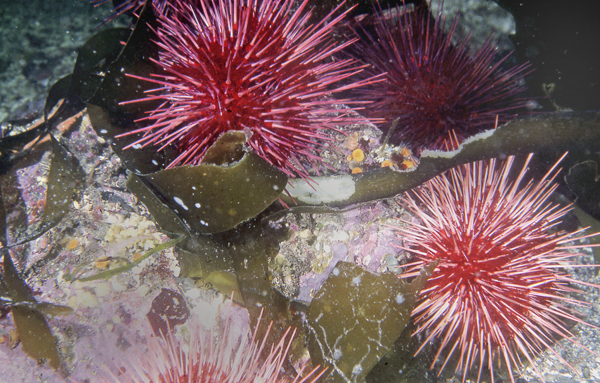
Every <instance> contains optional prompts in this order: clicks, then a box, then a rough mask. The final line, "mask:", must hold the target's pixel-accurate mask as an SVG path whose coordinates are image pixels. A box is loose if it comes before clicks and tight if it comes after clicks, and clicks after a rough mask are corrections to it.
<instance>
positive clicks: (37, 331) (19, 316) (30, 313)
mask: <svg viewBox="0 0 600 383" xmlns="http://www.w3.org/2000/svg"><path fill="white" fill-rule="evenodd" d="M11 311H12V314H13V320H14V321H15V326H16V327H17V332H18V333H19V338H20V339H21V345H22V347H23V351H25V352H26V353H27V355H29V356H30V357H32V358H33V359H36V360H39V359H45V360H47V361H48V364H49V365H50V367H52V368H53V369H55V370H56V369H57V368H58V367H59V366H60V357H59V356H58V351H57V349H56V339H55V338H54V335H52V332H51V331H50V327H48V323H47V322H46V318H44V315H43V314H42V313H41V312H39V311H38V310H36V309H34V308H32V307H29V306H26V305H13V306H12V310H11Z"/></svg>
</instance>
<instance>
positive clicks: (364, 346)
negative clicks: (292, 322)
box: [307, 262, 437, 383]
mask: <svg viewBox="0 0 600 383" xmlns="http://www.w3.org/2000/svg"><path fill="white" fill-rule="evenodd" d="M436 266H437V264H435V263H433V264H430V265H428V266H427V267H426V268H424V269H423V270H422V271H421V274H420V275H419V276H418V277H416V278H415V279H414V280H413V281H412V282H411V283H407V282H405V281H402V280H400V279H398V277H397V276H396V275H395V274H393V273H382V274H380V275H377V274H373V273H370V272H368V271H366V270H364V269H362V268H360V267H359V266H357V265H355V264H354V263H349V262H338V263H337V264H336V266H335V268H334V269H333V271H332V272H331V274H330V275H329V278H328V279H327V281H325V283H324V284H323V286H322V287H321V289H320V290H319V291H318V292H317V294H316V295H315V297H314V298H313V300H312V302H311V304H310V306H309V308H308V312H307V322H308V325H307V327H308V332H309V351H310V355H311V358H312V362H313V364H321V365H322V366H328V372H327V375H326V376H327V377H326V378H325V379H324V380H323V382H327V383H334V382H335V383H337V382H363V381H365V377H366V376H367V374H368V373H369V371H371V369H372V368H373V366H375V364H377V362H378V361H379V360H380V359H381V358H382V357H383V356H384V355H385V354H386V353H387V352H388V351H389V349H390V348H391V347H392V345H393V344H394V342H396V340H397V339H398V337H399V336H400V334H401V333H402V330H404V328H405V327H406V325H407V324H408V323H409V320H410V314H411V312H412V310H413V308H414V306H415V302H416V299H417V296H418V294H419V292H420V291H421V289H422V288H423V287H424V286H425V282H427V279H428V278H429V276H430V275H431V272H432V271H433V269H434V268H435V267H436Z"/></svg>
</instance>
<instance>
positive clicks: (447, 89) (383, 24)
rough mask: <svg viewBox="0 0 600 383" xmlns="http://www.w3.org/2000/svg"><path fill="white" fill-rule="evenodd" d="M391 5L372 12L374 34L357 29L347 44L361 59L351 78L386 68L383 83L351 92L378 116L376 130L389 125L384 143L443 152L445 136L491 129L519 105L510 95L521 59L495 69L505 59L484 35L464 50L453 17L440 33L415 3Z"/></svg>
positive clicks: (439, 25)
mask: <svg viewBox="0 0 600 383" xmlns="http://www.w3.org/2000/svg"><path fill="white" fill-rule="evenodd" d="M405 8H406V7H405ZM395 11H396V12H395V13H394V12H386V13H384V12H383V11H381V9H379V10H378V11H377V10H376V11H375V15H374V20H375V21H374V24H375V25H374V32H371V31H372V30H371V29H369V28H367V27H366V26H365V27H362V26H361V27H359V28H357V29H356V30H355V34H356V35H357V36H359V37H360V41H358V42H357V43H356V44H354V45H353V46H351V47H350V49H349V50H348V52H349V54H350V55H351V56H352V57H356V58H359V59H360V60H361V61H363V62H364V63H365V64H368V69H365V70H364V71H363V72H361V73H360V74H359V78H361V77H365V78H366V77H369V76H373V75H379V74H381V73H386V74H385V75H384V79H385V80H384V81H383V82H380V83H377V84H376V85H374V86H369V87H366V88H361V89H360V91H359V92H356V94H355V96H356V97H360V98H361V99H362V100H364V101H370V102H372V103H373V104H372V105H370V106H369V107H368V108H367V109H366V112H367V114H368V116H369V117H372V118H377V119H379V121H381V125H380V128H381V129H382V130H383V131H384V133H388V132H390V130H392V131H391V132H390V142H391V143H393V144H400V143H404V144H406V145H408V146H409V147H410V148H411V149H412V150H413V151H414V152H416V153H420V152H421V151H422V150H423V149H442V150H443V149H445V148H446V142H447V141H448V139H450V138H451V137H453V136H456V137H457V138H458V139H459V140H460V141H462V140H463V139H464V138H466V137H469V136H471V135H472V134H474V133H477V132H479V131H481V130H484V129H492V128H493V127H494V123H495V122H496V118H498V121H499V122H500V123H503V122H506V121H508V120H510V119H511V118H512V117H514V116H515V111H516V110H517V109H520V108H523V107H524V106H525V105H526V103H527V100H526V99H524V98H518V97H516V96H517V95H519V94H520V93H521V92H522V91H523V87H522V86H521V85H520V80H521V79H522V77H523V76H524V75H525V74H526V71H527V68H528V66H529V65H528V64H525V65H521V66H518V67H514V68H512V69H508V70H504V69H501V64H502V62H503V61H505V59H506V57H504V58H502V59H500V60H496V57H495V56H496V47H495V45H494V43H493V41H492V36H490V38H489V39H488V40H487V41H486V43H485V44H483V46H482V47H481V48H480V49H479V50H477V51H476V52H471V51H470V48H469V37H468V36H467V37H463V38H459V39H457V36H455V30H456V25H457V21H458V17H456V18H455V19H454V21H453V23H452V25H451V28H450V31H449V32H448V33H447V34H446V33H444V18H443V17H442V16H441V15H438V17H437V18H436V20H433V19H432V18H431V16H430V15H429V12H428V11H426V10H425V9H423V8H421V7H419V8H417V9H416V10H406V9H405V10H401V9H399V8H397V9H396V10H395ZM440 11H441V10H440ZM390 15H391V16H390ZM454 39H457V40H458V41H457V42H456V43H455V44H453V40H454ZM396 119H398V121H397V124H394V120H396ZM393 125H395V126H394V127H392V126H393Z"/></svg>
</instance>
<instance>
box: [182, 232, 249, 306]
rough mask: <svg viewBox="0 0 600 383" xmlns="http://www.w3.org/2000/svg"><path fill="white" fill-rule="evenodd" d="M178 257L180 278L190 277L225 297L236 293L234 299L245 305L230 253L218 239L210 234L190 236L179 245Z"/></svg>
mask: <svg viewBox="0 0 600 383" xmlns="http://www.w3.org/2000/svg"><path fill="white" fill-rule="evenodd" d="M177 260H178V262H179V267H180V268H181V272H180V274H179V276H180V277H183V278H191V279H192V280H194V283H195V284H196V285H197V286H200V287H203V288H207V289H214V290H217V291H219V292H220V293H221V294H223V295H226V296H230V295H231V293H232V292H233V293H234V296H233V299H234V300H235V301H236V302H238V303H241V304H244V301H243V299H242V297H241V295H240V288H239V285H238V281H237V277H236V275H235V273H234V271H233V260H232V259H231V254H230V253H229V250H228V249H227V246H225V245H222V244H221V242H220V241H219V240H218V239H215V238H213V237H211V236H207V235H203V236H199V237H197V238H190V239H189V240H188V241H187V242H186V243H184V244H181V246H179V247H178V249H177Z"/></svg>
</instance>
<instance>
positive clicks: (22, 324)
mask: <svg viewBox="0 0 600 383" xmlns="http://www.w3.org/2000/svg"><path fill="white" fill-rule="evenodd" d="M4 283H5V285H6V289H7V291H8V295H9V298H10V299H11V300H12V302H13V304H12V305H11V311H12V314H13V320H14V322H15V326H16V327H17V332H18V333H19V338H20V339H21V345H22V347H23V351H25V352H26V353H27V354H28V355H29V356H30V357H32V358H34V359H46V360H48V363H49V365H50V366H51V367H52V368H54V369H55V370H56V369H57V368H58V367H59V366H60V363H61V361H60V357H59V355H58V351H57V348H56V339H55V338H54V336H53V335H52V332H51V331H50V327H48V322H46V318H45V317H44V315H43V314H42V313H41V312H40V311H39V310H38V309H37V308H36V304H37V301H36V300H35V298H34V297H33V295H32V294H31V290H30V289H29V287H28V286H27V284H26V283H25V281H23V280H22V279H21V277H19V274H18V272H17V269H16V268H15V265H14V264H13V261H12V258H11V257H10V254H9V252H8V251H4ZM23 303H25V304H23Z"/></svg>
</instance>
